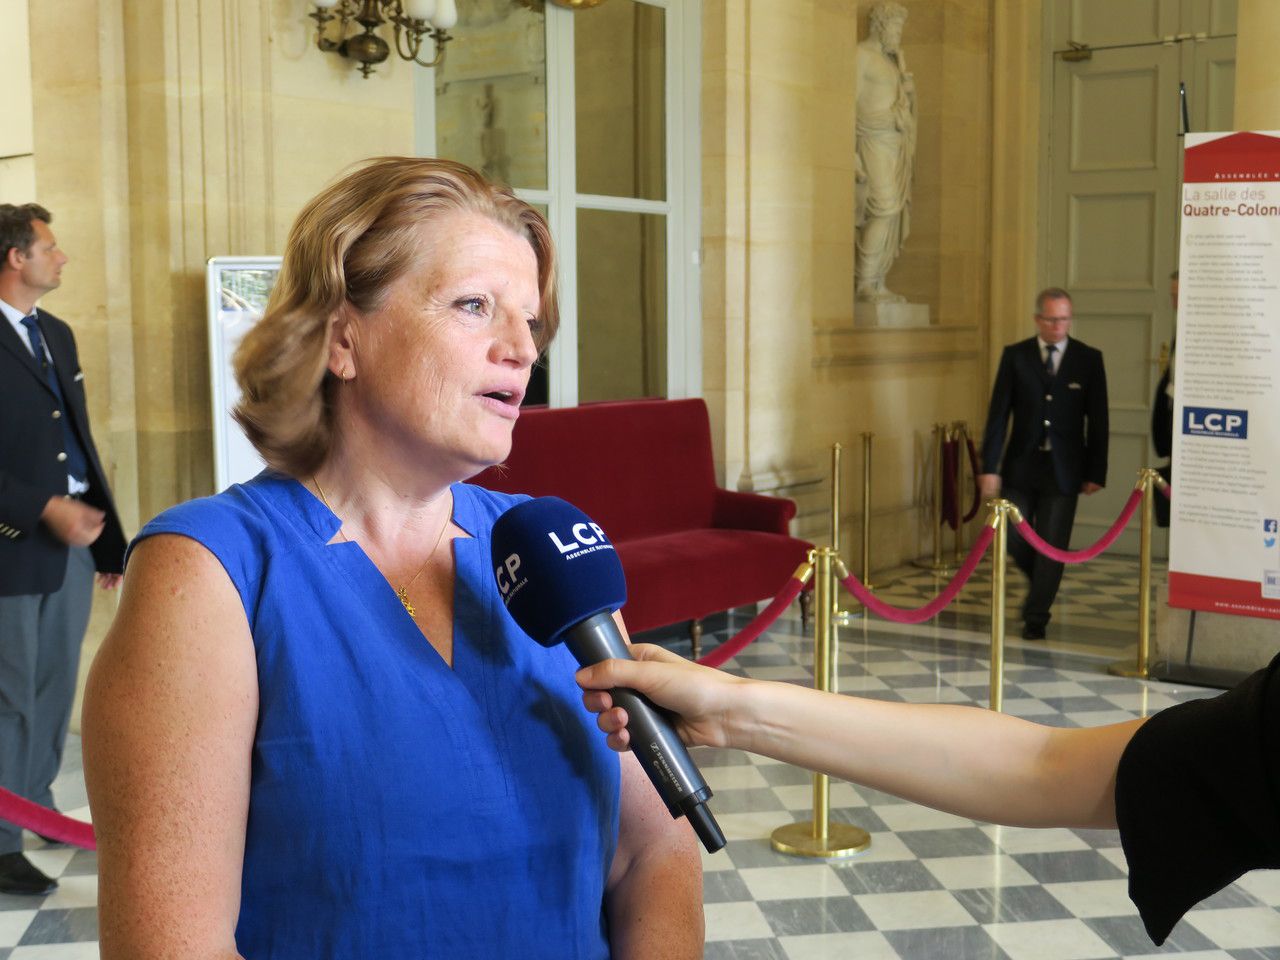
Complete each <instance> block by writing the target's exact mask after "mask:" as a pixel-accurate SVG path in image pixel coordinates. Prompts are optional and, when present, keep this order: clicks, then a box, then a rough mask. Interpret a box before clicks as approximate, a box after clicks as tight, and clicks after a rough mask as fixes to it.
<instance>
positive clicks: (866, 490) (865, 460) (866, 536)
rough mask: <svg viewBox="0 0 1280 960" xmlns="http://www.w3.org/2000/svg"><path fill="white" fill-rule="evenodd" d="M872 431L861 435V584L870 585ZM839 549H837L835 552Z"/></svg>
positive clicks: (869, 588)
mask: <svg viewBox="0 0 1280 960" xmlns="http://www.w3.org/2000/svg"><path fill="white" fill-rule="evenodd" d="M874 436H875V434H874V433H864V434H863V435H862V585H863V586H864V587H866V588H867V589H868V590H874V589H875V587H873V586H872V585H871V438H872V437H874ZM838 553H839V551H837V554H838Z"/></svg>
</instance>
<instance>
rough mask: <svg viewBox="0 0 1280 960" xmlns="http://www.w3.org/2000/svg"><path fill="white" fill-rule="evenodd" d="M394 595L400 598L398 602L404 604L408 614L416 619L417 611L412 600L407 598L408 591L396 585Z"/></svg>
mask: <svg viewBox="0 0 1280 960" xmlns="http://www.w3.org/2000/svg"><path fill="white" fill-rule="evenodd" d="M396 596H397V597H399V598H400V603H401V604H403V605H404V609H405V612H406V613H408V614H409V616H411V617H413V619H415V620H417V619H418V611H417V608H416V607H414V605H413V601H412V600H410V599H409V591H407V590H406V589H405V588H404V587H397V588H396Z"/></svg>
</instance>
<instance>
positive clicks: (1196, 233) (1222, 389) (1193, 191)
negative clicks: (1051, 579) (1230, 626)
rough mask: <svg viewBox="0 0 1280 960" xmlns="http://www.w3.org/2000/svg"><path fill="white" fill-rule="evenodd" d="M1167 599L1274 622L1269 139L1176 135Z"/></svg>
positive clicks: (1276, 355) (1275, 382) (1276, 357)
mask: <svg viewBox="0 0 1280 960" xmlns="http://www.w3.org/2000/svg"><path fill="white" fill-rule="evenodd" d="M1183 182H1184V186H1183V188H1182V244H1181V261H1180V263H1179V283H1178V287H1179V297H1178V340H1177V350H1176V351H1175V357H1176V360H1175V365H1174V368H1173V372H1174V408H1175V420H1174V424H1173V428H1174V444H1173V503H1172V504H1171V511H1170V516H1171V521H1172V523H1171V526H1172V530H1171V532H1170V552H1169V603H1170V604H1171V605H1172V606H1175V607H1186V608H1190V609H1193V610H1207V611H1212V612H1214V613H1234V614H1239V615H1243V616H1252V617H1269V618H1274V619H1280V530H1278V528H1280V136H1278V135H1277V134H1274V133H1257V132H1242V133H1199V134H1193V133H1189V134H1187V136H1186V153H1185V158H1184V178H1183Z"/></svg>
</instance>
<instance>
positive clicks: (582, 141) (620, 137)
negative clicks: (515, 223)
mask: <svg viewBox="0 0 1280 960" xmlns="http://www.w3.org/2000/svg"><path fill="white" fill-rule="evenodd" d="M573 26H574V40H573V57H574V104H575V111H574V112H575V116H576V118H577V144H576V149H575V152H574V155H575V157H576V159H577V168H578V184H577V187H578V193H585V194H594V195H597V196H610V197H635V198H639V199H642V200H665V199H666V196H667V183H666V153H667V143H666V76H665V74H666V53H665V50H664V44H665V42H666V41H665V32H666V11H665V10H664V9H662V8H661V7H654V6H650V5H649V4H645V3H636V2H633V0H613V2H611V3H606V4H602V5H601V6H599V7H594V8H592V9H590V10H583V11H581V12H580V13H578V14H577V15H576V18H575V20H574V25H573Z"/></svg>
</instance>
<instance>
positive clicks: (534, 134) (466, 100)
mask: <svg viewBox="0 0 1280 960" xmlns="http://www.w3.org/2000/svg"><path fill="white" fill-rule="evenodd" d="M458 17H459V19H458V25H457V26H456V27H455V28H454V29H453V30H452V31H451V33H452V34H453V37H454V39H453V40H452V41H451V42H450V43H449V45H448V46H447V47H446V48H445V50H446V52H445V57H444V62H443V63H441V64H440V66H439V67H437V68H436V150H437V152H438V153H439V154H440V156H442V157H448V158H449V159H450V160H458V161H461V162H462V163H465V164H468V165H469V166H472V167H475V168H476V169H477V170H479V171H480V172H481V173H483V174H484V175H485V176H486V177H488V178H489V179H491V180H496V181H497V182H498V183H505V184H509V185H510V186H513V187H525V188H528V189H533V190H543V189H546V186H547V47H546V28H545V25H544V24H545V14H544V13H543V12H542V11H540V10H539V11H533V10H528V9H526V8H524V7H522V6H519V5H518V4H516V3H507V2H490V3H459V4H458Z"/></svg>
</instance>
